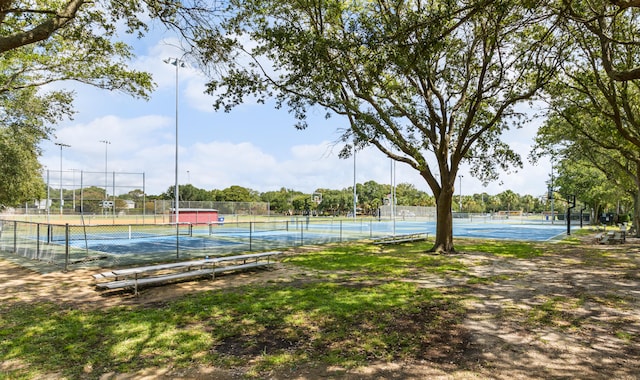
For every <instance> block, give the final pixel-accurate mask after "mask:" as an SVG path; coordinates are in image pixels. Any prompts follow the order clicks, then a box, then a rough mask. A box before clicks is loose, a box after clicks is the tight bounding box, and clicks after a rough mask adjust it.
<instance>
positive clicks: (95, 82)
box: [0, 0, 211, 205]
mask: <svg viewBox="0 0 640 380" xmlns="http://www.w3.org/2000/svg"><path fill="white" fill-rule="evenodd" d="M205 5H206V6H205ZM210 9H211V4H209V3H205V2H201V1H200V0H190V1H187V2H184V3H182V2H173V1H164V0H160V1H156V0H127V1H115V0H113V1H112V0H102V1H97V2H96V1H88V0H61V1H53V0H43V1H38V2H33V1H24V0H0V57H1V59H0V118H2V119H3V121H5V123H3V124H1V125H0V135H1V136H2V139H3V141H4V142H3V143H2V145H0V149H2V150H0V156H2V157H10V158H11V159H7V160H3V161H2V166H3V170H2V171H0V183H2V184H3V185H1V186H2V189H0V204H5V205H13V204H16V203H19V202H22V201H24V200H26V199H29V198H34V197H37V196H39V195H40V194H38V191H36V189H37V188H38V186H34V184H35V183H36V182H38V181H40V180H39V177H40V173H39V171H40V169H41V168H40V165H39V164H38V161H37V158H38V157H39V155H40V151H39V148H38V144H39V143H40V141H41V140H43V139H47V138H49V137H50V134H51V132H52V129H51V126H52V125H55V124H56V123H58V122H60V121H61V120H64V119H66V118H70V117H71V116H72V115H73V107H72V102H73V95H74V94H73V93H72V92H70V91H65V90H58V91H50V92H45V91H43V90H42V88H43V86H44V85H47V84H50V83H52V82H57V81H67V80H72V81H78V82H81V83H84V84H88V85H91V86H96V87H99V88H103V89H106V90H114V91H122V92H124V93H126V94H129V95H131V96H134V97H140V98H147V97H148V96H149V94H150V92H151V91H152V90H153V88H154V84H153V82H152V79H151V75H150V74H148V73H145V72H141V71H137V70H132V69H130V68H128V67H127V63H128V62H129V61H130V60H131V58H132V57H133V54H132V51H131V48H130V47H129V46H128V45H126V44H124V43H122V42H119V41H118V33H120V32H122V31H124V32H127V33H137V34H138V36H142V35H144V33H145V32H146V31H147V29H148V26H147V24H146V23H147V22H150V21H149V17H151V20H160V21H161V22H163V23H164V24H165V25H167V26H169V27H172V28H175V29H176V30H178V31H179V32H181V33H182V35H183V36H185V37H189V35H190V33H191V30H193V29H192V27H194V26H195V25H194V22H195V21H196V20H197V23H198V25H199V26H203V25H205V26H206V25H207V23H208V19H207V18H205V16H207V15H210ZM17 99H20V101H16V100H17ZM25 104H26V105H33V104H38V107H35V106H24V105H25ZM7 120H8V121H9V123H6V121H7ZM7 136H10V138H9V139H8V140H7ZM12 140H14V141H13V142H15V143H13V142H12V144H11V145H9V144H8V143H6V142H7V141H12ZM17 174H19V175H17Z"/></svg>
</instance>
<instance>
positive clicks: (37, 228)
mask: <svg viewBox="0 0 640 380" xmlns="http://www.w3.org/2000/svg"><path fill="white" fill-rule="evenodd" d="M435 231H436V224H435V222H434V221H425V220H423V221H420V220H402V221H395V222H394V221H390V220H386V221H385V220H383V221H379V220H375V219H359V220H344V219H337V218H336V219H333V218H331V219H315V218H309V219H308V218H291V219H290V220H273V221H269V222H237V223H212V224H210V225H204V226H202V225H199V226H196V225H189V224H186V225H180V226H179V228H178V230H176V227H175V225H135V224H132V225H91V226H89V225H87V226H78V225H73V226H70V225H67V226H62V225H49V224H42V223H28V222H15V221H13V222H9V223H6V222H5V231H4V233H3V234H2V235H0V237H1V238H0V250H7V251H12V252H17V253H19V254H21V255H22V256H25V257H28V258H31V259H36V260H42V261H46V262H49V263H53V264H55V265H60V266H64V267H65V268H67V267H68V266H70V265H75V264H80V265H82V264H83V263H85V262H91V263H93V264H97V265H100V266H104V267H109V266H113V265H137V264H143V263H149V262H154V261H159V260H169V259H172V258H175V257H176V256H178V257H179V258H181V259H185V258H201V257H204V256H217V255H225V254H230V253H238V252H250V251H261V250H274V249H286V248H289V247H295V246H303V245H318V244H326V243H341V242H346V241H353V240H363V239H376V238H382V237H389V236H400V235H408V234H416V233H428V234H429V236H430V237H431V239H432V237H433V236H434V234H435ZM176 232H178V237H177V238H176ZM453 233H454V236H455V237H457V238H460V237H473V238H485V239H509V240H521V241H548V240H551V239H554V238H556V237H558V236H564V234H565V233H566V226H565V225H563V224H556V225H552V224H550V223H545V224H543V223H532V224H527V223H512V224H508V223H504V222H499V223H470V222H469V221H468V220H466V221H462V220H454V225H453ZM67 242H68V245H67Z"/></svg>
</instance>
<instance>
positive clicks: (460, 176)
mask: <svg viewBox="0 0 640 380" xmlns="http://www.w3.org/2000/svg"><path fill="white" fill-rule="evenodd" d="M462 177H464V176H463V175H462V174H460V175H459V176H458V178H460V214H462ZM461 216H462V215H461Z"/></svg>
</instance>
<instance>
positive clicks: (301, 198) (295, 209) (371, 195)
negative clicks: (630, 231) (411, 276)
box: [122, 181, 566, 215]
mask: <svg viewBox="0 0 640 380" xmlns="http://www.w3.org/2000/svg"><path fill="white" fill-rule="evenodd" d="M173 194H174V191H173V186H170V187H169V188H168V189H167V191H165V192H163V193H162V194H160V195H149V196H147V200H153V199H163V200H170V199H173ZM179 194H180V200H181V201H214V202H268V203H269V207H270V211H271V212H272V213H274V214H286V215H302V214H305V213H306V212H310V213H312V214H314V215H346V214H349V213H351V212H353V187H352V186H349V187H346V188H343V189H340V190H337V189H327V188H319V189H316V190H315V191H314V192H313V193H311V194H309V193H304V192H302V191H297V190H293V189H287V188H285V187H283V188H281V189H280V190H275V191H266V192H259V191H256V190H252V189H248V188H245V187H242V186H237V185H233V186H230V187H228V188H226V189H223V190H219V189H213V190H205V189H200V188H197V187H195V186H193V185H190V184H189V185H180V189H179ZM314 194H315V195H316V197H315V199H317V200H318V201H319V202H316V201H315V200H314ZM390 194H391V186H390V185H388V184H379V183H377V182H375V181H367V182H365V183H358V184H356V195H357V202H356V207H357V210H358V213H359V214H360V213H361V214H362V215H376V214H377V212H378V208H379V207H380V206H382V205H384V204H388V202H389V199H390ZM126 196H127V195H123V196H122V197H126ZM395 198H396V204H397V205H399V206H431V207H435V205H436V203H435V198H434V197H433V195H431V194H428V193H426V192H425V191H422V190H419V189H417V188H416V187H415V186H414V185H412V184H410V183H401V184H398V185H397V186H396V188H395ZM454 203H455V207H454V209H453V210H454V212H460V211H462V212H464V213H485V212H498V211H522V212H525V213H526V212H531V213H540V212H543V211H546V210H549V200H548V199H546V197H543V198H540V197H535V196H533V195H529V194H526V195H520V194H517V193H514V192H513V191H511V190H505V191H503V192H501V193H499V194H497V195H490V194H487V193H481V194H473V195H463V196H462V208H461V209H460V207H459V206H460V197H459V196H457V197H456V199H455V202H454ZM556 203H557V205H556V206H555V210H556V211H558V212H563V211H564V210H566V203H565V202H559V201H558V202H556Z"/></svg>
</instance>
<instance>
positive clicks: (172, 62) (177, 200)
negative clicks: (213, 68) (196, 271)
mask: <svg viewBox="0 0 640 380" xmlns="http://www.w3.org/2000/svg"><path fill="white" fill-rule="evenodd" d="M163 62H164V63H168V64H170V65H174V66H175V67H176V158H175V184H174V189H173V198H174V210H175V215H176V218H175V222H176V257H180V241H179V238H178V235H179V232H180V230H179V225H178V222H179V221H180V204H179V203H180V198H179V195H180V194H179V190H178V71H179V70H178V69H179V68H180V67H185V64H184V62H183V61H182V60H180V59H179V58H167V59H165V60H163Z"/></svg>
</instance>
